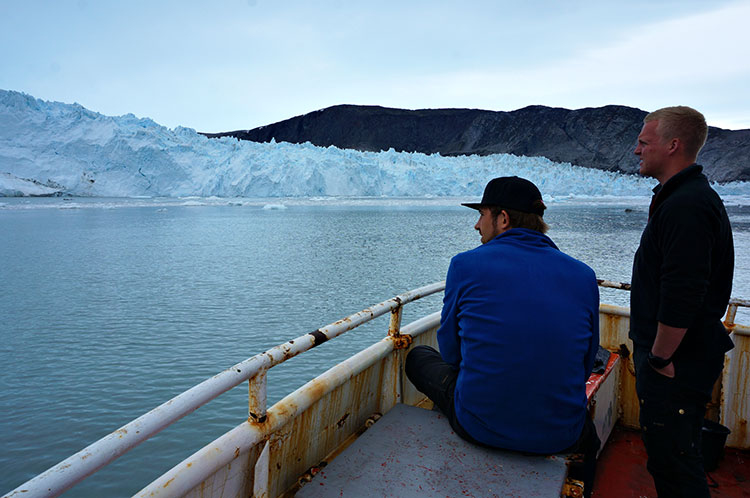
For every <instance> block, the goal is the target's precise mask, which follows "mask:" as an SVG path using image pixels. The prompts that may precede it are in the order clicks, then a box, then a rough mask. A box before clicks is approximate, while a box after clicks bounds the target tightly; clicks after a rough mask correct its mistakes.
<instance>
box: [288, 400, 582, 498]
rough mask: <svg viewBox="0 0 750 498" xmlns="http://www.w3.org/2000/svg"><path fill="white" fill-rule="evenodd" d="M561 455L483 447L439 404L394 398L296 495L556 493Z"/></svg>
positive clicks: (561, 478) (562, 476)
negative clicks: (460, 431) (429, 406)
mask: <svg viewBox="0 0 750 498" xmlns="http://www.w3.org/2000/svg"><path fill="white" fill-rule="evenodd" d="M566 474H567V470H566V463H565V457H564V456H563V455H553V456H536V455H524V454H521V453H518V452H513V451H504V450H496V449H491V448H482V447H479V446H475V445H472V444H470V443H468V442H466V441H464V440H463V439H461V438H460V437H458V436H457V435H456V434H455V433H454V432H453V431H452V430H451V427H450V424H449V423H448V419H447V418H446V417H445V416H444V415H443V414H441V413H440V412H437V411H430V410H425V409H424V408H417V407H414V406H408V405H402V404H399V405H396V406H395V407H394V408H393V409H392V410H391V411H389V412H388V413H387V414H385V415H384V416H383V418H381V419H380V420H379V421H378V422H377V423H376V424H375V425H373V426H372V427H371V428H370V429H369V430H367V431H366V432H365V433H364V434H363V435H362V436H360V437H359V438H358V439H357V440H356V441H355V442H354V443H353V444H352V445H351V446H349V447H348V448H346V449H345V450H344V451H343V452H342V453H341V454H340V455H338V457H336V458H335V459H334V460H333V461H332V462H331V463H329V464H328V465H327V466H326V467H324V468H323V469H321V470H320V472H318V473H317V474H316V475H315V477H314V478H313V479H312V481H311V482H309V483H308V484H306V485H305V486H303V487H302V488H301V489H300V490H299V491H298V492H297V494H296V496H298V497H304V498H310V497H329V496H393V497H420V496H423V497H434V496H476V497H486V498H489V497H506V496H517V497H528V498H532V497H549V496H559V495H560V489H561V488H562V486H563V483H564V481H565V477H566Z"/></svg>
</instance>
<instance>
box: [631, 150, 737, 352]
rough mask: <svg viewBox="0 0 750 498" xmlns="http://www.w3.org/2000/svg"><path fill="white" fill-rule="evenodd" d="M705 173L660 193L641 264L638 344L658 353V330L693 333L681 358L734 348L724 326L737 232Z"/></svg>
mask: <svg viewBox="0 0 750 498" xmlns="http://www.w3.org/2000/svg"><path fill="white" fill-rule="evenodd" d="M702 170H703V168H702V167H701V166H699V165H697V164H694V165H692V166H690V167H688V168H686V169H684V170H682V171H681V172H679V173H677V174H676V175H674V176H673V177H672V178H670V179H669V180H668V181H667V182H666V183H665V184H664V185H659V186H657V187H656V188H655V189H654V197H653V199H652V201H651V208H650V209H649V220H648V224H647V225H646V228H645V230H644V231H643V235H642V236H641V244H640V246H639V248H638V251H637V252H636V253H635V260H634V261H633V280H632V292H631V296H630V338H631V339H632V340H633V342H634V343H635V344H636V346H641V347H645V348H651V346H652V344H653V342H654V338H655V337H656V329H657V325H658V323H657V322H662V323H664V324H665V325H670V326H672V327H679V328H687V329H688V330H687V333H686V334H685V338H684V339H683V340H682V343H681V344H680V346H679V348H677V351H676V352H675V356H674V358H678V357H680V358H684V359H688V358H691V359H699V358H701V357H706V356H714V355H718V354H723V353H724V352H726V351H728V350H730V349H732V347H733V344H732V341H731V339H729V336H728V335H727V333H726V331H725V329H724V327H723V325H722V324H721V319H722V317H723V316H724V313H725V312H726V308H727V303H728V301H729V297H730V294H731V292H732V275H733V271H734V245H733V242H732V229H731V226H730V225H729V218H728V217H727V212H726V210H725V209H724V204H723V203H722V201H721V198H720V197H719V195H718V194H717V193H716V192H715V191H714V190H713V189H712V188H711V186H710V185H709V183H708V180H707V179H706V177H705V176H704V175H703V173H702Z"/></svg>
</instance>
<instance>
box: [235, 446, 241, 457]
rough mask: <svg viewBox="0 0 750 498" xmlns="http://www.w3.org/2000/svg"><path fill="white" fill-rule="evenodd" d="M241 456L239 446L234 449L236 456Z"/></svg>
mask: <svg viewBox="0 0 750 498" xmlns="http://www.w3.org/2000/svg"><path fill="white" fill-rule="evenodd" d="M239 457H240V449H239V447H237V448H235V450H234V458H239Z"/></svg>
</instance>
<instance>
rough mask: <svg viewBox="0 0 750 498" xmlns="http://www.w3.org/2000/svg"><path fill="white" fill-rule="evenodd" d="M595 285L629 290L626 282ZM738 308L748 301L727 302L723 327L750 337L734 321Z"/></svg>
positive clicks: (749, 303)
mask: <svg viewBox="0 0 750 498" xmlns="http://www.w3.org/2000/svg"><path fill="white" fill-rule="evenodd" d="M596 283H598V284H599V287H608V288H611V289H621V290H626V291H629V290H630V284H629V283H628V282H613V281H611V280H602V279H598V280H597V281H596ZM740 307H743V308H750V300H749V299H737V298H732V299H730V300H729V304H728V305H727V313H726V315H725V316H724V327H726V328H727V330H730V331H732V332H734V333H735V334H738V335H750V327H748V326H747V325H739V324H737V323H735V321H734V320H735V319H736V318H737V309H738V308H740Z"/></svg>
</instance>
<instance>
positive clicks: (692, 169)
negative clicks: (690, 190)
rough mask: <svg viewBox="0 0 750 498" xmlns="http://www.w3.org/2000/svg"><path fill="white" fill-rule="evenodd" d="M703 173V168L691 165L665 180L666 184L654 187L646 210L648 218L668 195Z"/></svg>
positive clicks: (698, 165)
mask: <svg viewBox="0 0 750 498" xmlns="http://www.w3.org/2000/svg"><path fill="white" fill-rule="evenodd" d="M702 172H703V166H701V165H700V164H691V165H690V166H688V167H687V168H685V169H683V170H682V171H680V172H679V173H677V174H676V175H674V176H673V177H672V178H670V179H669V180H667V182H666V183H665V184H664V185H662V184H659V185H657V186H656V187H654V189H653V192H654V196H653V197H652V198H651V205H650V206H649V208H648V217H649V218H651V215H652V214H653V213H654V211H655V210H656V208H657V207H658V206H659V205H660V204H661V203H662V202H664V199H666V198H667V197H669V194H671V193H672V192H674V191H675V190H677V189H678V188H679V187H680V185H683V184H684V183H685V182H687V181H689V180H690V179H692V178H694V177H696V176H698V175H700V174H701V173H702Z"/></svg>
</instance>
